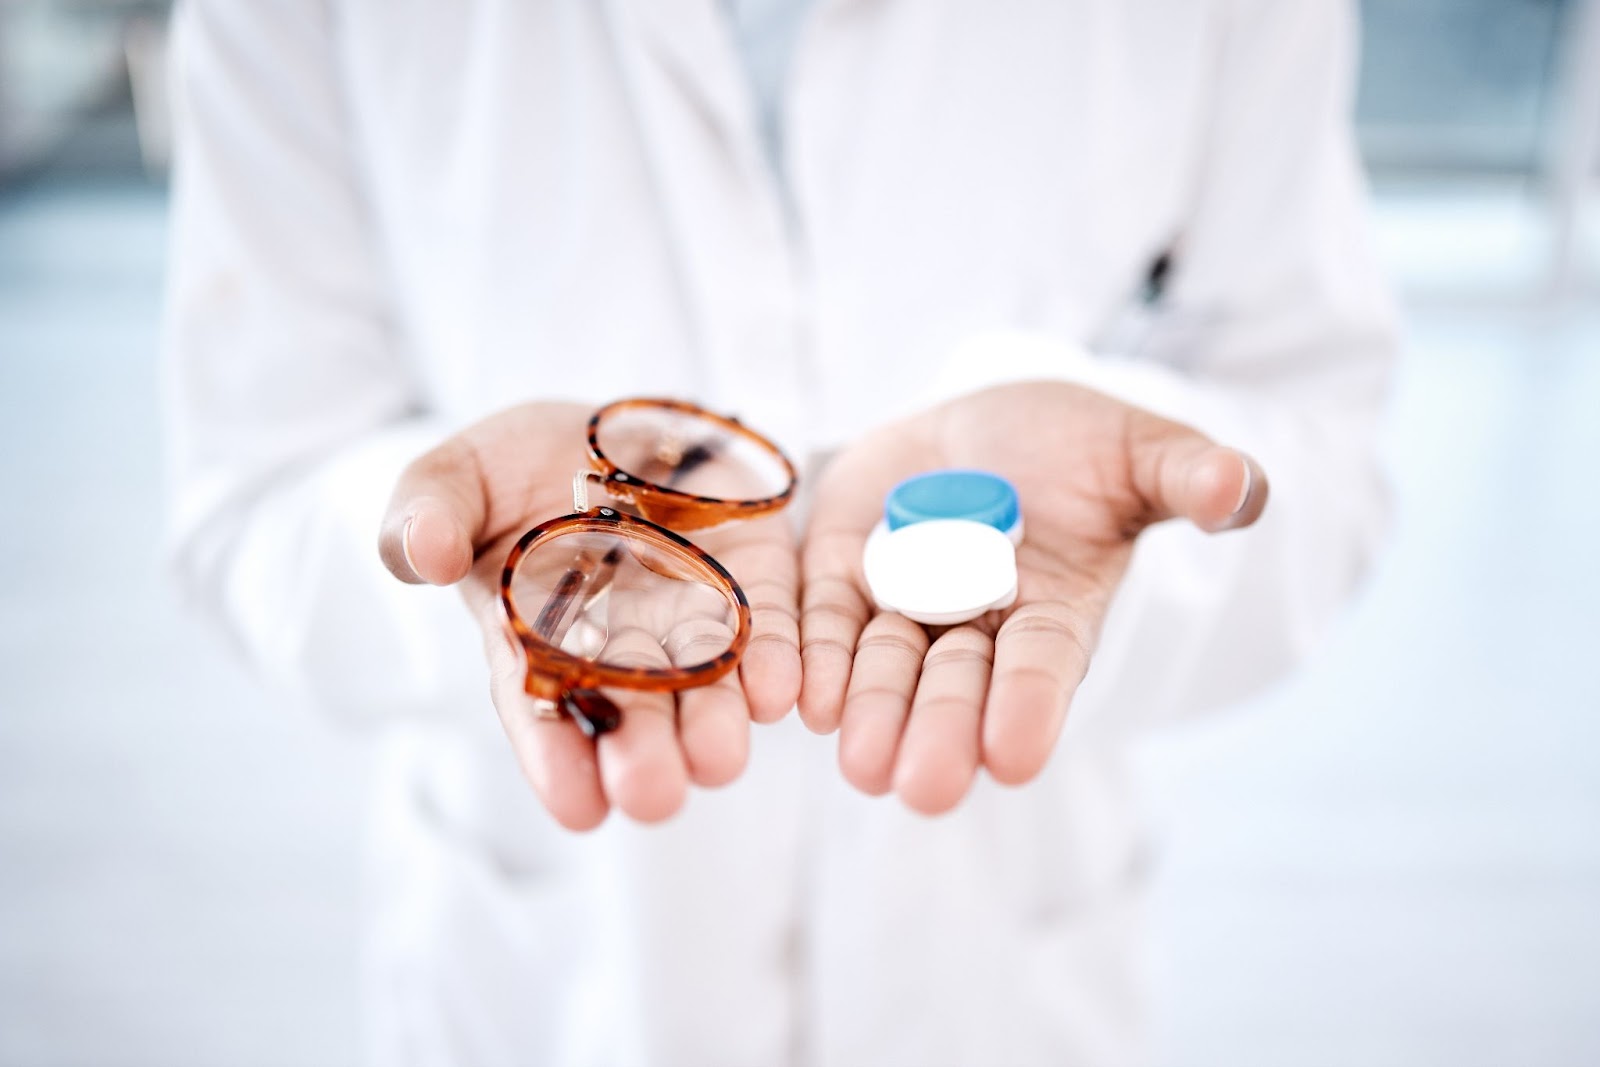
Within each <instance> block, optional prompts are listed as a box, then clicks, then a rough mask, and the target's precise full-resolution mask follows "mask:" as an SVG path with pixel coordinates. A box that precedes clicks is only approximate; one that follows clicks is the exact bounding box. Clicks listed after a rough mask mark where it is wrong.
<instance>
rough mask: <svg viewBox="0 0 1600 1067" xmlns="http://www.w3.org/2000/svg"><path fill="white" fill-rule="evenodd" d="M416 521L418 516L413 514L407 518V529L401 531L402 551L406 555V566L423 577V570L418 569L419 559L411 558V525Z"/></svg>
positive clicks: (419, 576)
mask: <svg viewBox="0 0 1600 1067" xmlns="http://www.w3.org/2000/svg"><path fill="white" fill-rule="evenodd" d="M416 521H417V517H416V516H415V515H413V516H411V518H409V519H407V520H406V526H405V529H403V530H401V531H400V553H401V554H402V555H403V556H405V557H406V566H407V567H410V568H411V573H412V574H415V575H416V576H417V577H418V578H421V577H422V572H421V571H419V570H417V561H416V560H414V559H412V558H411V525H412V524H413V523H414V522H416Z"/></svg>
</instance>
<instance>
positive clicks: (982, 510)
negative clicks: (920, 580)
mask: <svg viewBox="0 0 1600 1067" xmlns="http://www.w3.org/2000/svg"><path fill="white" fill-rule="evenodd" d="M883 511H884V521H885V522H886V523H887V525H888V527H889V529H890V530H891V531H893V530H898V529H901V528H902V527H905V526H911V525H914V524H916V523H919V522H930V521H933V520H936V519H965V520H967V521H969V522H981V523H983V524H984V525H986V526H993V527H994V528H995V529H996V530H999V531H1000V532H1001V533H1003V534H1006V535H1007V536H1008V537H1015V531H1016V530H1017V528H1018V526H1019V524H1020V523H1021V521H1022V509H1021V506H1020V505H1019V504H1018V502H1017V491H1016V489H1015V488H1014V487H1013V486H1012V485H1011V483H1010V482H1008V481H1006V480H1005V479H1004V478H1002V477H1000V476H999V475H998V474H991V473H990V472H989V471H981V470H960V469H956V470H940V471H929V472H928V473H926V474H918V475H916V476H914V477H911V478H907V479H906V480H905V481H903V482H901V483H900V484H899V485H897V486H895V487H894V488H893V489H891V490H890V491H889V496H888V498H887V499H885V500H884V505H883Z"/></svg>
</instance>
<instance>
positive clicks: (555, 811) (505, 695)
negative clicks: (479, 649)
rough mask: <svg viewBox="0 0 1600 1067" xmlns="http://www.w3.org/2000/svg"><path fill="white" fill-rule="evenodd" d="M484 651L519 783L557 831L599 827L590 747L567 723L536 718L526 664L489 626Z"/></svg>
mask: <svg viewBox="0 0 1600 1067" xmlns="http://www.w3.org/2000/svg"><path fill="white" fill-rule="evenodd" d="M485 618H486V619H487V616H486V617H485ZM484 645H485V651H486V652H487V654H488V658H489V679H490V693H491V695H492V696H493V698H494V705H495V710H496V711H497V712H498V713H499V715H500V724H501V726H502V727H503V728H504V729H505V732H506V737H507V738H508V739H509V740H510V741H511V749H512V751H513V752H514V753H515V754H516V757H517V764H518V766H520V767H521V768H522V774H523V777H524V778H526V779H527V780H528V784H529V785H531V786H532V787H533V791H534V793H535V794H537V795H538V797H539V801H540V803H542V804H543V805H544V806H545V808H546V810H548V811H549V812H550V814H551V815H552V816H554V817H555V820H556V821H557V822H559V823H560V824H561V825H562V826H565V827H566V828H567V829H569V830H592V829H594V828H595V827H596V826H599V825H600V823H601V822H603V821H604V820H605V817H606V813H607V812H608V811H609V810H610V804H609V803H608V802H607V800H606V796H605V793H604V791H603V790H602V789H601V786H600V773H599V766H598V763H597V762H596V759H595V747H594V742H592V741H590V740H589V739H588V738H586V737H584V736H583V733H582V731H580V730H579V729H578V727H577V725H576V724H575V723H573V722H572V721H571V720H570V719H567V718H565V717H561V718H550V717H547V716H544V715H541V714H540V711H539V708H538V706H537V705H536V704H535V702H534V700H533V699H532V698H531V697H529V696H528V695H527V694H526V693H525V692H524V691H523V678H524V671H525V670H526V663H525V661H524V660H523V657H522V654H521V652H520V651H519V650H517V649H516V648H514V647H513V645H512V644H511V641H510V639H509V637H507V636H506V635H505V634H504V632H503V631H501V630H500V629H499V627H498V625H496V624H495V623H494V622H493V621H492V620H491V621H488V622H487V624H486V625H485V627H484Z"/></svg>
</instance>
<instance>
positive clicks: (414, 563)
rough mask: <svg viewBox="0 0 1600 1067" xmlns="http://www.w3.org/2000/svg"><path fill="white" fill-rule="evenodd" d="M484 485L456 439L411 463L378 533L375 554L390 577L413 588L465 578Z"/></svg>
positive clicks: (471, 456)
mask: <svg viewBox="0 0 1600 1067" xmlns="http://www.w3.org/2000/svg"><path fill="white" fill-rule="evenodd" d="M483 485H484V480H483V477H482V472H481V470H480V467H479V464H478V455H477V452H476V451H474V450H473V448H472V447H471V446H470V445H468V444H467V443H466V442H465V441H463V440H462V439H461V438H459V437H453V438H451V439H450V440H448V441H446V442H445V443H444V444H442V445H440V446H439V447H438V448H435V449H434V450H433V451H431V452H427V453H424V454H423V455H422V456H420V457H418V458H417V459H415V460H413V461H412V463H411V465H410V466H408V467H407V468H406V469H405V471H404V472H403V473H401V475H400V481H399V482H398V483H397V484H396V485H395V490H394V495H393V496H392V497H390V499H389V509H388V511H387V512H385V514H384V517H383V525H382V527H381V528H380V529H379V532H378V554H379V555H380V556H381V557H382V558H383V563H384V566H386V567H388V568H389V572H390V573H391V574H393V575H394V576H395V577H396V578H399V579H400V580H401V581H403V582H410V583H412V584H421V583H424V582H426V583H429V584H432V585H451V584H453V583H455V582H459V581H460V580H461V579H462V578H465V577H466V576H467V572H468V571H470V570H471V569H472V559H473V544H474V542H475V541H476V540H477V538H478V535H479V534H480V532H481V531H482V529H483V523H484V518H485V515H486V513H487V508H488V504H487V501H486V500H485V499H484V495H483V494H484V491H483Z"/></svg>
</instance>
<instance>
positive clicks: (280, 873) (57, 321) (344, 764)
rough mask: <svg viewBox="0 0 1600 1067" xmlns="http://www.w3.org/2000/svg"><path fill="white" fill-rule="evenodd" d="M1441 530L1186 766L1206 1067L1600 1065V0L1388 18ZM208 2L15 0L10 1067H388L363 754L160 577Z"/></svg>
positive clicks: (10, 283) (1175, 763)
mask: <svg viewBox="0 0 1600 1067" xmlns="http://www.w3.org/2000/svg"><path fill="white" fill-rule="evenodd" d="M1362 8H1363V13H1364V18H1365V21H1364V27H1365V28H1364V34H1365V65H1364V71H1363V76H1362V83H1361V93H1360V102H1359V119H1360V137H1361V144H1362V148H1363V151H1364V153H1365V155H1366V158H1367V161H1368V164H1369V166H1370V168H1371V171H1372V176H1373V182H1374V187H1375V191H1376V211H1377V216H1378V225H1379V232H1380V239H1381V243H1382V249H1383V253H1384V257H1385V259H1386V262H1387V265H1388V267H1389V270H1390V272H1391V274H1392V276H1393V279H1394V282H1395V284H1396V286H1397V288H1398V290H1399V291H1400V293H1401V295H1402V298H1403V300H1404V303H1405V306H1406V309H1407V318H1408V341H1407V346H1406V358H1405V360H1404V362H1403V365H1402V368H1401V371H1400V376H1399V383H1398V389H1397V392H1396V395H1395V402H1394V405H1393V410H1392V414H1391V418H1390V430H1389V433H1390V438H1391V446H1392V447H1391V455H1392V463H1393V472H1394V482H1395V488H1396V497H1397V502H1398V512H1399V520H1398V524H1397V527H1396V531H1395V536H1394V540H1393V544H1392V546H1391V550H1390V551H1389V553H1388V555H1387V556H1386V557H1385V559H1384V561H1383V563H1382V565H1381V567H1380V568H1379V570H1378V572H1377V573H1376V574H1375V575H1374V576H1373V578H1372V580H1371V581H1370V582H1369V583H1368V586H1367V588H1366V589H1365V591H1364V593H1363V594H1362V596H1361V598H1360V599H1359V601H1358V602H1357V604H1356V605H1355V606H1354V608H1353V610H1351V611H1350V612H1349V613H1348V614H1347V616H1346V618H1345V619H1344V621H1343V623H1342V624H1341V625H1340V627H1339V629H1338V632H1337V633H1336V634H1335V635H1334V638H1333V640H1332V641H1330V642H1329V644H1328V645H1327V646H1326V648H1325V649H1324V650H1323V652H1322V653H1321V654H1320V655H1319V656H1318V657H1317V659H1316V660H1315V661H1314V662H1313V663H1312V664H1310V666H1309V668H1308V669H1307V670H1305V671H1303V672H1302V673H1301V674H1300V675H1298V676H1297V677H1296V678H1295V679H1293V680H1292V681H1291V682H1290V683H1288V684H1287V685H1285V686H1283V687H1280V688H1279V689H1278V690H1277V691H1275V692H1273V693H1271V694H1269V695H1268V696H1266V697H1264V698H1263V699H1261V700H1260V701H1258V702H1257V703H1256V705H1255V706H1253V707H1251V708H1248V709H1245V710H1244V711H1243V712H1241V713H1237V714H1232V715H1229V716H1226V717H1222V718H1219V719H1216V720H1214V721H1210V722H1206V723H1203V724H1198V725H1196V726H1194V727H1191V728H1186V729H1185V730H1183V731H1181V732H1177V733H1173V734H1171V735H1168V736H1164V737H1162V738H1159V739H1158V740H1156V741H1155V742H1153V743H1152V744H1151V745H1150V749H1149V752H1148V753H1147V758H1146V760H1145V769H1146V772H1147V776H1148V779H1149V784H1150V797H1151V801H1150V803H1151V808H1152V812H1153V815H1154V817H1155V818H1156V819H1157V820H1158V821H1159V823H1160V824H1161V826H1162V830H1163V832H1162V842H1163V844H1162V849H1161V851H1162V856H1161V863H1160V876H1159V891H1158V898H1157V904H1158V920H1159V924H1160V931H1159V934H1160V936H1159V938H1158V939H1157V940H1158V943H1159V944H1160V946H1161V949H1160V964H1159V968H1160V974H1161V976H1162V985H1161V996H1160V1000H1159V1008H1160V1011H1159V1016H1158V1026H1159V1032H1160V1035H1161V1038H1162V1047H1163V1053H1162V1059H1161V1062H1162V1064H1163V1065H1165V1067H1202V1065H1223V1064H1226V1065H1229V1067H1249V1065H1257V1064H1259V1065H1263V1067H1265V1065H1273V1067H1286V1065H1300V1064H1304V1065H1323V1064H1330V1065H1335V1064H1337V1065H1346V1064H1348V1065H1388V1064H1394V1065H1407V1067H1419V1065H1432V1064H1439V1065H1449V1067H1473V1065H1484V1067H1491V1065H1492V1067H1505V1065H1510V1064H1517V1065H1523V1064H1538V1065H1551V1067H1565V1065H1572V1067H1579V1065H1582V1067H1589V1065H1593V1064H1597V1063H1600V670H1597V669H1596V668H1595V666H1594V660H1595V658H1596V653H1595V651H1594V646H1595V643H1596V639H1597V638H1600V626H1597V624H1596V622H1595V614H1596V610H1597V608H1600V565H1597V564H1596V562H1595V558H1594V557H1595V545H1596V543H1597V542H1600V478H1597V476H1596V474H1595V469H1596V466H1597V465H1600V219H1597V218H1596V217H1595V216H1596V215H1597V214H1600V206H1597V202H1600V195H1597V194H1600V188H1597V186H1600V10H1597V9H1600V3H1590V2H1586V0H1368V2H1366V3H1363V4H1362ZM165 20H166V5H165V4H162V3H157V2H137V0H129V2H110V0H100V2H90V0H0V485H3V486H4V490H5V493H4V498H5V499H6V500H7V502H8V503H7V505H6V507H5V511H4V514H3V520H0V552H3V558H4V559H5V561H6V563H7V571H6V576H5V578H4V580H3V581H0V1065H13V1064H15V1065H53V1064H63V1065H65V1064H73V1065H78V1064H81V1065H93V1067H119V1065H146V1064H148V1065H162V1067H179V1065H189V1064H194V1065H201V1064H207V1065H209V1064H239V1065H248V1064H263V1065H296V1064H345V1063H352V1062H355V1061H356V1060H357V1059H358V1052H359V1038H358V1022H359V1016H358V1011H359V1006H358V1002H357V996H356V985H357V977H358V976H357V970H358V966H359V962H358V961H359V947H360V946H359V943H358V930H359V924H358V908H359V900H360V888H361V887H360V878H361V871H360V841H361V827H362V824H363V811H362V806H363V803H364V795H365V789H364V775H365V773H366V768H365V765H364V761H363V755H362V748H361V743H360V739H359V738H352V737H347V736H342V735H340V734H337V733H336V732H334V731H333V730H332V729H331V728H329V727H327V726H325V725H323V724H321V723H316V722H312V721H309V720H308V719H305V718H303V717H300V716H299V715H297V713H295V712H294V711H292V710H286V709H283V708H280V707H276V706H272V705H271V704H270V702H269V701H268V700H267V699H266V698H265V697H263V696H262V695H260V694H259V693H258V692H257V691H256V690H255V689H254V688H253V686H252V684H251V682H250V681H249V679H248V678H247V677H246V676H245V675H244V673H243V672H242V671H241V669H240V668H238V667H237V666H236V665H235V664H234V663H233V662H232V661H231V660H230V659H229V658H228V656H227V654H226V651H225V650H224V649H223V648H222V647H221V646H220V645H219V643H218V642H217V641H216V640H215V639H214V638H212V637H211V636H209V635H207V634H203V633H200V632H198V630H197V628H196V627H195V626H194V624H192V623H190V622H189V621H187V620H186V619H185V618H184V616H183V614H182V612H181V611H180V610H179V608H178V606H177V605H176V604H175V603H174V601H173V597H172V594H171V593H170V591H169V590H168V589H167V588H166V587H165V585H164V583H163V578H162V574H161V571H160V566H159V562H158V561H159V559H160V537H161V531H160V497H161V477H160V457H159V434H158V431H159V427H158V410H157V404H156V367H155V359H156V348H157V331H158V326H159V322H158V318H159V298H160V293H161V283H162V270H163V254H164V229H163V227H164V221H165V215H166V203H167V201H166V191H165V181H164V176H163V175H164V170H165V164H166V159H167V154H168V134H167V124H166V117H165V99H164V92H163V85H162V77H161V72H162V69H163V62H164V49H165Z"/></svg>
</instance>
